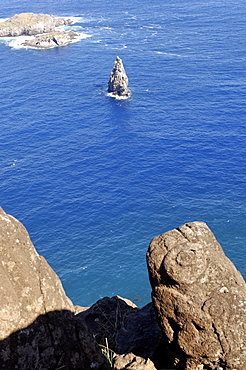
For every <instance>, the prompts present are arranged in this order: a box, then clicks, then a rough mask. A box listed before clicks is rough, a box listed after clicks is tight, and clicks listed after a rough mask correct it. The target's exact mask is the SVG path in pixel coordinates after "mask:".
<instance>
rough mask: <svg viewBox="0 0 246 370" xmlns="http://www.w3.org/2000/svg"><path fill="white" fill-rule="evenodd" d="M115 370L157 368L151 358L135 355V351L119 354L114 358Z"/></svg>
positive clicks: (153, 369) (154, 369) (149, 369)
mask: <svg viewBox="0 0 246 370" xmlns="http://www.w3.org/2000/svg"><path fill="white" fill-rule="evenodd" d="M114 369H115V370H156V368H155V366H154V364H153V362H152V361H151V360H150V359H145V358H142V357H139V356H135V355H134V354H133V353H127V354H125V355H118V356H116V357H115V358H114Z"/></svg>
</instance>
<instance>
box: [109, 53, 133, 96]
mask: <svg viewBox="0 0 246 370" xmlns="http://www.w3.org/2000/svg"><path fill="white" fill-rule="evenodd" d="M108 92H109V95H110V96H112V97H114V98H118V99H120V98H121V99H127V98H129V97H130V96H131V92H130V90H129V89H128V77H127V75H126V72H125V68H124V66H123V62H122V60H121V59H120V58H119V57H116V61H115V62H114V67H113V70H112V72H111V74H110V78H109V81H108Z"/></svg>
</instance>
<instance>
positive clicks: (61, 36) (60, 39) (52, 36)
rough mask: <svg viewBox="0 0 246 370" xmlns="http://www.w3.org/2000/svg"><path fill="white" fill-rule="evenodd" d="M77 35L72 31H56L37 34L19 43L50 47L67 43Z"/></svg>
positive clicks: (42, 47)
mask: <svg viewBox="0 0 246 370" xmlns="http://www.w3.org/2000/svg"><path fill="white" fill-rule="evenodd" d="M78 36H79V35H78V34H77V33H75V32H73V31H70V32H67V31H59V32H58V31H56V32H51V33H45V34H42V35H37V36H35V37H33V38H31V39H28V40H25V41H24V42H23V43H22V44H21V45H23V46H27V47H32V48H37V49H50V48H54V47H57V46H65V45H68V44H70V43H71V42H73V40H74V39H76V38H77V37H78Z"/></svg>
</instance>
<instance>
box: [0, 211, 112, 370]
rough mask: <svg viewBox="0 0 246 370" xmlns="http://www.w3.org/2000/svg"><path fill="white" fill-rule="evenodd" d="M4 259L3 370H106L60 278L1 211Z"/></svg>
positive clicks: (0, 302)
mask: <svg viewBox="0 0 246 370" xmlns="http://www.w3.org/2000/svg"><path fill="white" fill-rule="evenodd" d="M0 254H1V262H0V369H3V370H13V369H21V370H30V369H42V370H53V369H57V368H62V369H63V368H64V369H84V370H91V368H92V367H93V368H94V369H98V370H107V369H108V365H107V362H106V361H105V357H104V356H103V355H102V353H101V351H100V348H99V347H98V345H97V344H96V342H95V340H94V338H93V336H92V335H91V334H90V333H89V332H88V330H87V329H86V327H85V326H84V325H83V323H78V322H76V320H75V317H74V306H73V304H72V302H71V301H70V299H69V298H68V297H67V296H66V294H65V292H64V290H63V287H62V284H61V282H60V280H59V278H58V276H57V275H56V274H55V272H54V271H53V270H52V269H51V267H50V266H49V265H48V263H47V262H46V260H45V259H44V258H43V257H41V256H39V255H38V253H37V252H36V250H35V248H34V246H33V244H32V242H31V240H30V238H29V235H28V233H27V231H26V229H25V228H24V226H23V225H22V224H21V223H20V222H19V221H17V220H16V219H15V218H14V217H12V216H9V215H7V214H6V213H5V212H4V211H3V210H2V209H1V208H0Z"/></svg>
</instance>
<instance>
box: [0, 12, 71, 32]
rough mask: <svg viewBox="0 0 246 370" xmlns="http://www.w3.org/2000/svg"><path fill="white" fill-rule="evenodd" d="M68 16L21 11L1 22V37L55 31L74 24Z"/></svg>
mask: <svg viewBox="0 0 246 370" xmlns="http://www.w3.org/2000/svg"><path fill="white" fill-rule="evenodd" d="M72 23H73V21H72V20H71V19H68V18H57V17H55V16H53V15H49V14H34V13H21V14H16V15H14V16H13V17H11V18H8V19H7V20H5V21H4V22H1V23H0V37H16V36H22V35H24V36H32V35H37V34H41V33H48V32H53V31H54V30H55V28H56V27H60V26H65V25H69V24H72Z"/></svg>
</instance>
